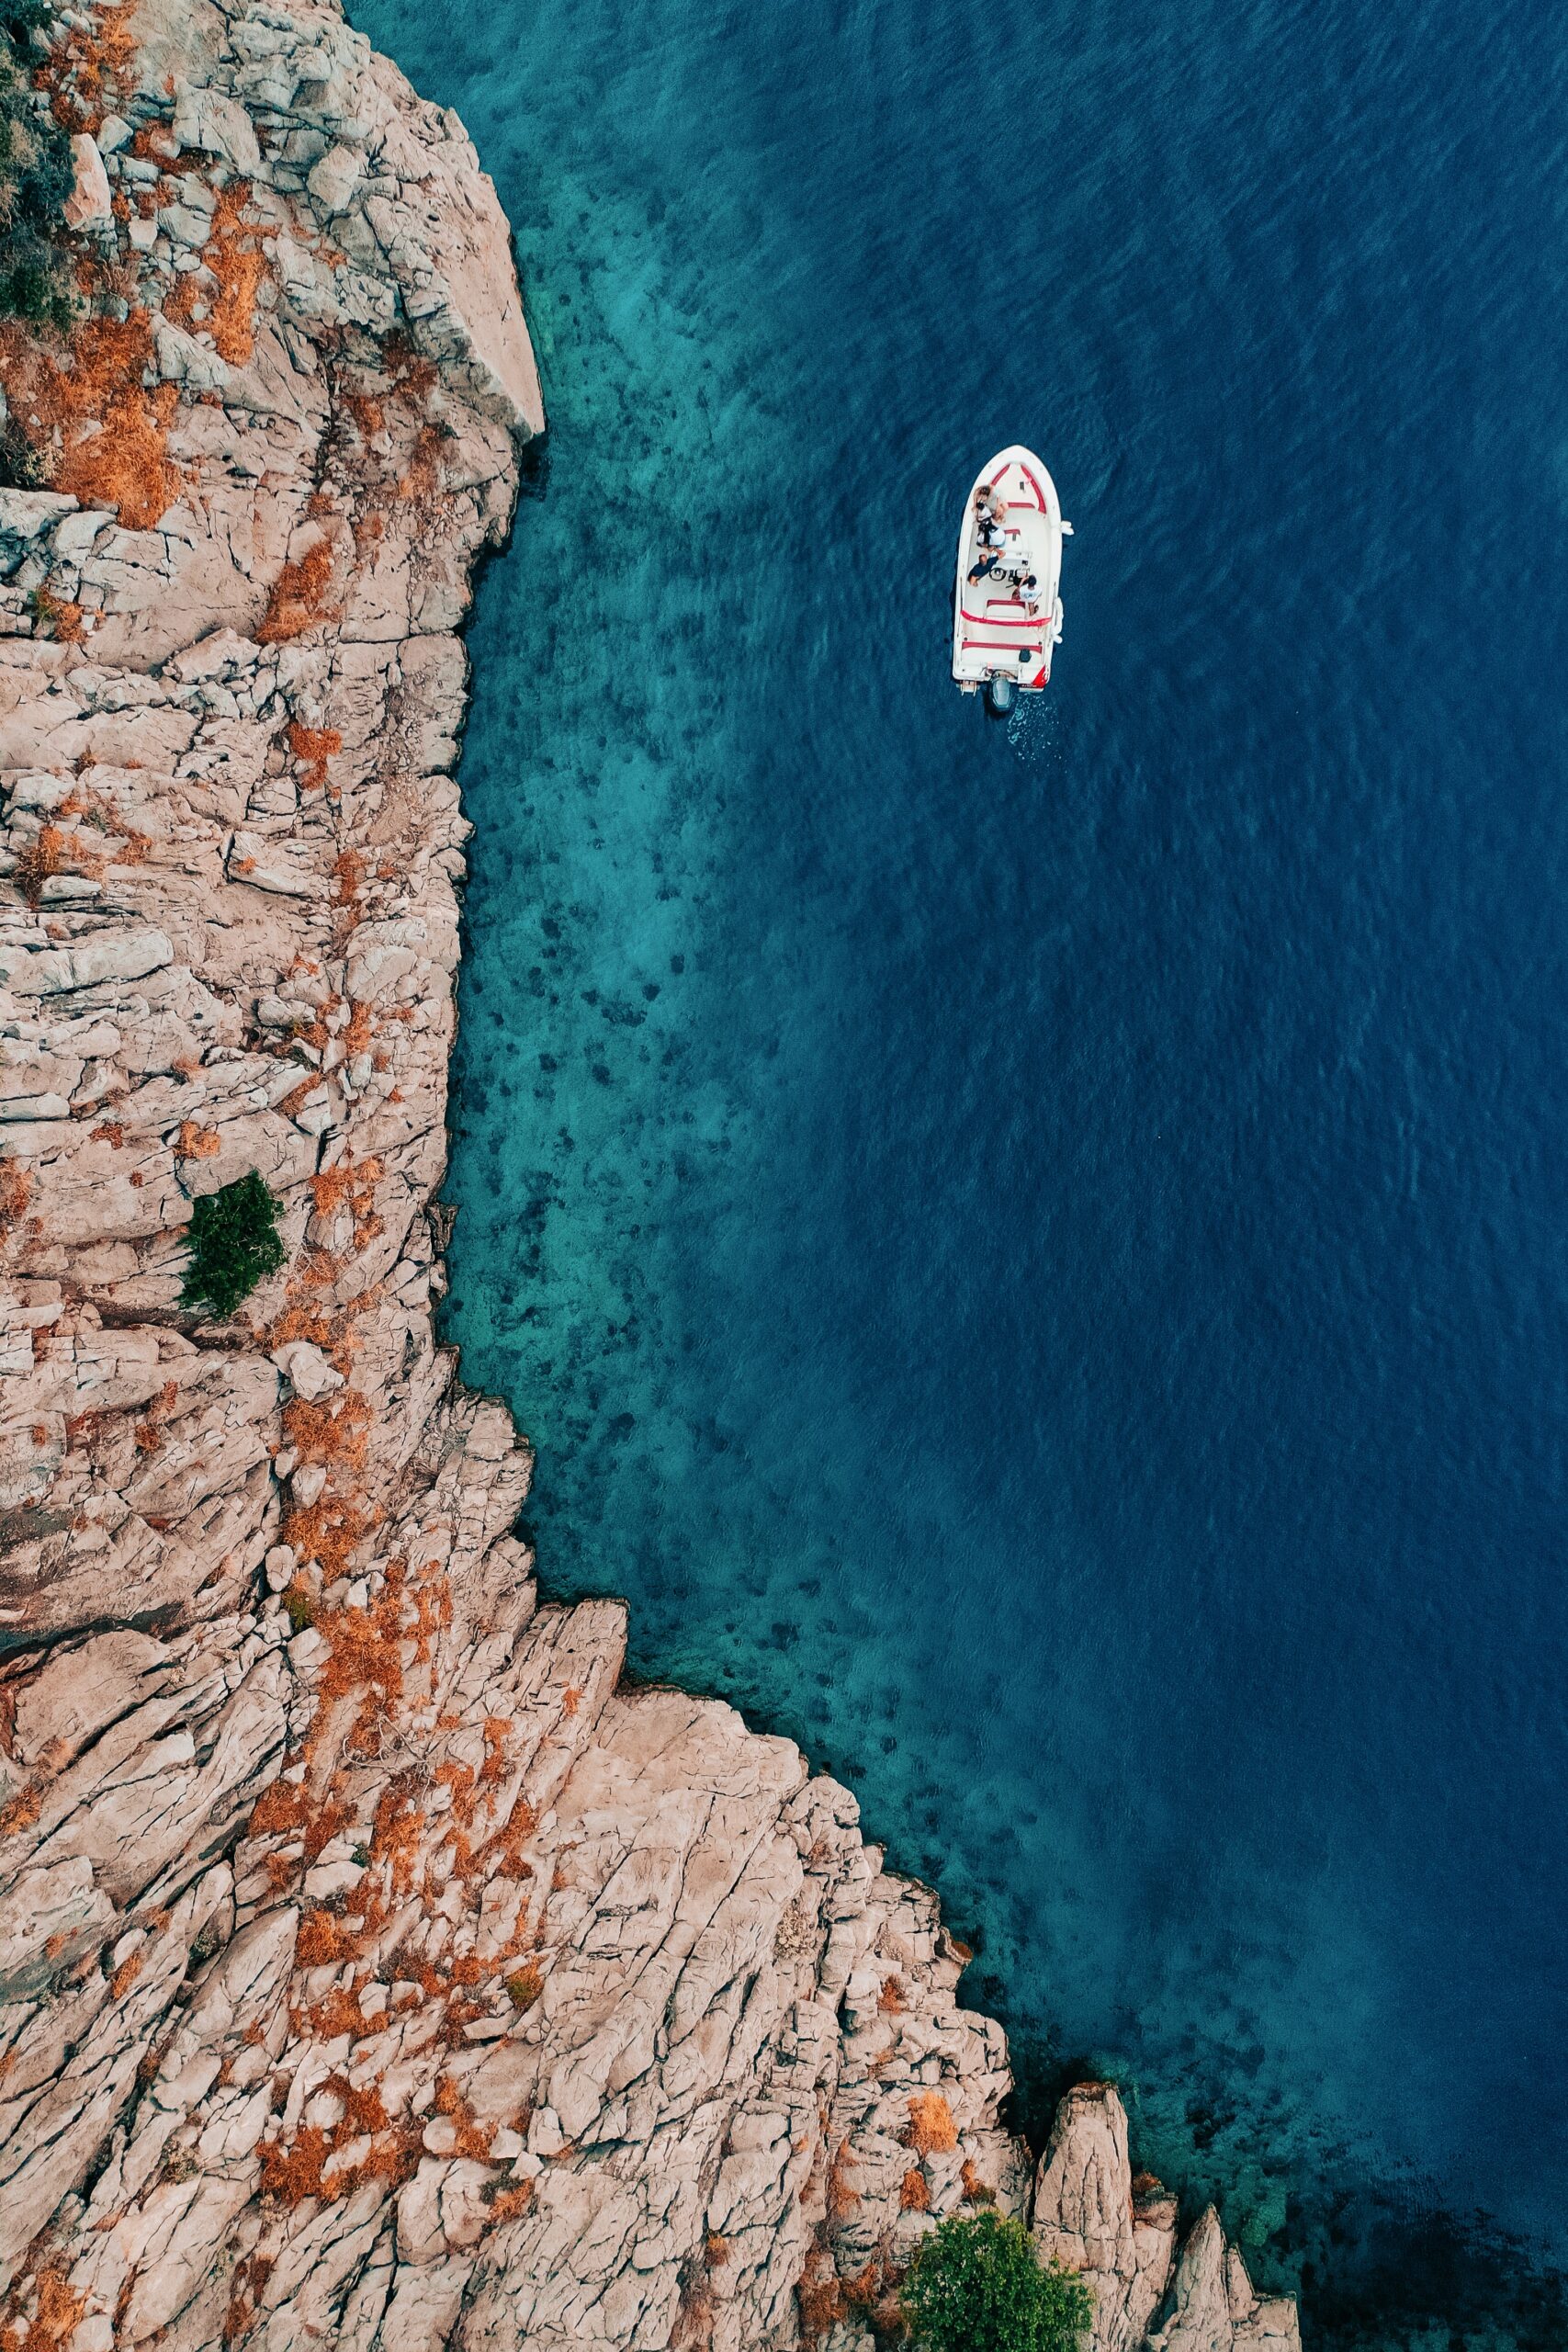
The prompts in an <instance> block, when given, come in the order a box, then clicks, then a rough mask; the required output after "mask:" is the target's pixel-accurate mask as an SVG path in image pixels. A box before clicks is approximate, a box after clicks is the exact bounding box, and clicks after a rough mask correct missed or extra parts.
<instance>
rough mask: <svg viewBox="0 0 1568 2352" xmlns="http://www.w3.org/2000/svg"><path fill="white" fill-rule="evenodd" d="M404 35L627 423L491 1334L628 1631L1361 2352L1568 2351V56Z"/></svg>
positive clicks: (527, 954) (485, 1003) (507, 1177)
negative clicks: (1024, 493) (850, 1840)
mask: <svg viewBox="0 0 1568 2352" xmlns="http://www.w3.org/2000/svg"><path fill="white" fill-rule="evenodd" d="M355 17H356V20H357V21H358V22H359V23H360V24H361V25H362V26H363V27H364V28H365V29H366V30H367V32H369V33H370V34H371V36H372V37H373V38H374V39H375V40H377V41H378V43H379V44H380V45H381V46H383V47H385V48H387V49H388V50H389V51H391V53H392V54H393V55H394V56H395V57H396V58H397V59H398V60H399V62H400V63H401V64H402V65H403V66H404V68H405V69H406V70H407V71H408V72H409V74H411V75H412V77H413V79H414V80H415V81H416V83H417V84H418V85H419V86H420V87H421V88H422V89H423V91H424V92H425V93H426V94H428V95H430V96H434V97H437V98H440V99H442V100H444V101H446V102H447V103H450V104H453V105H455V106H456V107H457V108H458V110H459V111H460V113H461V114H462V116H463V118H464V119H465V121H466V122H467V124H468V128H469V129H470V130H471V131H472V133H473V134H474V136H475V138H476V140H477V141H478V143H479V148H480V151H481V153H482V155H483V157H484V159H485V161H486V163H487V164H488V166H489V168H490V169H491V172H492V173H493V174H494V175H495V177H496V179H497V181H498V184H499V187H500V189H501V194H502V198H503V201H504V202H505V204H506V206H507V209H508V210H509V212H510V214H511V217H512V220H513V224H514V227H515V231H516V237H517V244H518V250H519V255H520V260H521V265H522V268H523V273H524V279H525V289H526V296H527V300H528V305H529V310H530V314H531V318H532V321H533V322H534V326H535V329H536V340H537V344H538V347H539V352H540V357H541V363H542V368H543V374H544V380H545V388H546V395H547V401H548V404H549V409H550V413H551V419H552V429H551V434H550V441H549V447H548V452H547V458H546V459H545V461H544V462H543V463H542V464H541V465H539V466H538V467H536V469H535V472H534V475H533V478H532V481H531V484H530V496H529V498H528V500H527V502H526V503H525V506H524V508H523V510H522V512H521V515H520V518H519V525H518V529H517V533H516V537H515V541H514V544H513V548H511V550H510V552H509V553H508V554H507V556H506V557H505V558H504V560H502V561H501V562H500V563H499V564H497V565H495V566H494V567H493V568H492V569H491V572H490V573H489V575H488V577H487V579H486V582H485V584H484V588H483V592H482V594H481V597H480V602H479V615H478V619H477V622H476V625H475V628H474V631H473V636H472V650H473V653H474V657H475V661H476V665H477V670H478V693H477V697H476V702H475V707H474V717H473V721H472V726H471V729H470V733H469V738H468V750H467V752H466V755H465V762H464V772H463V780H464V786H465V790H466V793H467V797H468V807H469V809H470V811H471V813H472V814H473V816H474V818H475V820H476V821H477V824H478V828H479V831H478V838H477V841H476V842H475V844H474V852H473V864H474V874H473V879H472V882H471V885H470V888H469V892H468V918H469V940H468V961H467V964H466V966H465V970H464V976H463V982H462V990H461V1004H462V1030H461V1037H460V1042H459V1048H458V1056H457V1094H456V1098H455V1107H454V1136H455V1157H454V1163H453V1170H452V1176H451V1181H450V1186H449V1197H450V1198H451V1199H452V1200H454V1201H455V1202H456V1203H457V1204H458V1207H459V1210H460V1216H459V1221H458V1225H457V1239H456V1243H455V1248H454V1254H453V1271H454V1284H455V1287H454V1293H453V1297H452V1301H451V1306H450V1311H449V1316H448V1325H447V1328H448V1331H449V1334H450V1335H451V1336H452V1337H454V1338H456V1339H457V1340H460V1341H461V1343H462V1346H463V1351H464V1370H465V1373H466V1374H467V1376H468V1379H469V1380H470V1381H472V1382H475V1383H477V1384H479V1385H484V1386H486V1387H490V1388H493V1389H496V1390H499V1391H501V1392H502V1393H503V1394H504V1395H505V1396H506V1397H508V1398H509V1399H510V1400H511V1402H512V1403H513V1406H514V1407H515V1408H516V1410H517V1412H518V1414H519V1417H520V1419H521V1420H522V1421H523V1423H524V1425H525V1427H526V1428H527V1429H528V1430H530V1432H531V1433H532V1435H533V1436H534V1438H535V1440H536V1442H537V1444H538V1446H539V1472H538V1480H537V1486H536V1495H535V1499H534V1502H533V1504H532V1505H531V1511H532V1515H533V1524H534V1528H535V1532H536V1536H537V1540H538V1544H539V1549H540V1557H541V1563H542V1566H543V1569H544V1572H545V1575H546V1577H547V1579H549V1580H550V1581H552V1582H553V1583H554V1585H555V1586H556V1588H557V1589H563V1590H570V1591H577V1590H588V1589H592V1590H608V1591H615V1592H623V1593H625V1594H626V1595H627V1597H628V1598H629V1600H631V1602H632V1604H633V1638H634V1657H635V1660H636V1663H637V1665H638V1667H639V1668H641V1669H643V1670H644V1671H647V1672H649V1673H655V1674H659V1675H663V1676H670V1677H673V1678H678V1679H681V1680H682V1681H686V1682H689V1683H691V1684H693V1685H694V1686H696V1687H700V1688H703V1689H706V1690H710V1691H718V1692H722V1693H725V1694H727V1695H728V1696H730V1697H732V1698H733V1699H735V1700H736V1701H737V1702H738V1703H739V1704H740V1705H742V1706H743V1707H745V1708H746V1709H747V1710H748V1712H749V1713H750V1715H751V1716H752V1718H753V1720H755V1721H757V1722H759V1723H762V1724H770V1725H775V1726H779V1727H782V1728H785V1729H788V1730H790V1731H792V1732H794V1733H795V1735H796V1736H798V1737H799V1738H800V1739H801V1740H802V1741H803V1742H804V1744H805V1745H806V1747H807V1748H808V1750H809V1751H810V1753H811V1755H812V1756H813V1758H815V1759H817V1760H818V1762H820V1763H822V1764H824V1765H826V1766H829V1767H830V1768H831V1769H832V1770H835V1771H837V1772H839V1773H840V1774H841V1775H842V1776H843V1777H844V1778H845V1779H847V1780H848V1781H850V1782H851V1783H852V1785H853V1787H854V1788H855V1789H856V1791H857V1792H858V1793H859V1795H860V1797H861V1800H862V1804H863V1812H864V1816H865V1820H866V1823H867V1826H868V1828H869V1829H870V1831H871V1832H873V1833H874V1834H875V1835H876V1836H879V1837H883V1838H886V1840H887V1842H888V1845H889V1849H890V1852H891V1856H892V1858H893V1860H894V1861H895V1862H896V1863H897V1864H898V1865H900V1866H902V1867H905V1868H908V1869H912V1870H915V1871H919V1872H921V1873H923V1874H925V1875H928V1876H930V1877H931V1878H932V1879H933V1880H934V1881H935V1882H936V1883H937V1884H938V1885H939V1886H940V1887H941V1889H942V1894H943V1897H944V1900H945V1903H946V1905H947V1910H948V1914H949V1917H950V1918H951V1919H952V1920H953V1924H954V1926H955V1928H958V1929H959V1931H960V1932H962V1933H964V1935H966V1936H968V1937H969V1938H970V1939H971V1940H973V1941H975V1942H976V1944H977V1945H978V1947H979V1957H978V1959H977V1961H976V1968H975V1971H974V1972H973V1975H972V1978H971V1980H970V1982H971V1992H972V1997H976V1998H978V1999H980V2000H982V2001H983V2002H984V2003H985V2004H987V2006H992V2007H996V2008H997V2009H998V2011H999V2013H1000V2014H1001V2015H1002V2016H1003V2017H1004V2018H1006V2020H1007V2022H1008V2024H1009V2027H1010V2030H1011V2032H1012V2034H1013V2037H1014V2047H1015V2051H1016V2052H1017V2055H1018V2059H1019V2063H1020V2066H1021V2071H1022V2072H1023V2073H1024V2075H1025V2077H1026V2082H1027V2085H1028V2087H1029V2094H1030V2100H1031V2105H1030V2112H1031V2115H1032V2119H1033V2120H1035V2121H1036V2122H1038V2120H1039V2119H1040V2117H1041V2115H1042V2114H1043V2112H1044V2109H1043V2105H1042V2100H1043V2096H1044V2094H1045V2093H1047V2092H1048V2091H1049V2089H1050V2087H1051V2086H1052V2085H1053V2084H1054V2083H1055V2081H1057V2080H1059V2079H1060V2077H1061V2075H1063V2074H1064V2073H1066V2072H1067V2071H1069V2070H1072V2069H1077V2068H1081V2067H1082V2066H1084V2065H1086V2064H1089V2065H1093V2066H1095V2067H1101V2068H1110V2069H1113V2070H1114V2071H1115V2072H1116V2073H1117V2075H1119V2076H1120V2077H1121V2078H1122V2080H1123V2082H1124V2083H1125V2085H1126V2086H1127V2090H1128V2096H1129V2099H1130V2101H1131V2103H1132V2107H1133V2111H1134V2131H1135V2135H1136V2143H1137V2148H1138V2152H1139V2153H1140V2154H1141V2155H1142V2157H1143V2158H1144V2160H1145V2162H1147V2163H1149V2164H1150V2165H1153V2166H1155V2167H1156V2168H1157V2169H1159V2170H1161V2171H1163V2172H1165V2173H1166V2174H1167V2176H1168V2177H1169V2178H1170V2179H1172V2180H1173V2181H1174V2182H1176V2183H1178V2184H1179V2186H1180V2187H1181V2188H1182V2189H1183V2191H1184V2192H1185V2193H1186V2194H1187V2195H1188V2196H1189V2197H1190V2198H1193V2199H1195V2198H1197V2197H1199V2196H1201V2195H1202V2194H1204V2193H1208V2192H1213V2193H1217V2194H1218V2195H1220V2197H1221V2198H1222V2199H1223V2202H1224V2210H1225V2212H1226V2215H1227V2218H1228V2220H1229V2221H1230V2222H1231V2223H1232V2225H1233V2226H1234V2227H1235V2228H1237V2229H1239V2230H1240V2231H1241V2233H1242V2234H1243V2236H1244V2238H1245V2239H1246V2241H1247V2245H1248V2248H1249V2252H1250V2255H1251V2257H1252V2259H1253V2262H1254V2267H1255V2269H1256V2270H1257V2271H1258V2273H1259V2274H1260V2275H1262V2276H1266V2277H1268V2278H1272V2279H1277V2280H1285V2281H1298V2282H1299V2283H1301V2285H1302V2286H1303V2291H1304V2294H1305V2297H1306V2305H1305V2308H1306V2312H1307V2321H1308V2333H1309V2339H1310V2341H1311V2342H1313V2343H1314V2344H1318V2345H1327V2344H1330V2343H1332V2344H1335V2345H1346V2346H1348V2345H1350V2344H1355V2345H1357V2346H1361V2345H1371V2344H1378V2345H1383V2344H1393V2343H1398V2344H1400V2345H1408V2346H1419V2347H1421V2352H1440V2347H1446V2346H1449V2345H1450V2342H1452V2343H1461V2342H1462V2343H1464V2344H1466V2345H1474V2346H1482V2345H1483V2344H1484V2345H1486V2346H1504V2345H1510V2344H1518V2345H1521V2346H1522V2345H1526V2344H1528V2345H1529V2346H1542V2347H1544V2346H1562V2345H1563V2344H1564V2343H1568V2315H1565V2313H1564V2310H1563V2307H1562V2303H1561V2301H1554V2300H1553V2290H1552V2285H1551V2281H1552V2279H1553V2278H1554V2277H1560V2275H1561V2272H1562V2267H1563V2266H1564V2265H1565V2264H1568V2220H1565V2218H1564V2214H1565V2191H1568V2120H1565V2116H1568V2031H1565V2025H1568V2017H1565V2009H1568V2003H1565V2000H1564V1980H1565V1976H1568V1959H1565V1946H1564V1931H1565V1928H1568V1902H1565V1895H1568V1816H1565V1799H1564V1790H1565V1786H1568V1699H1565V1694H1568V1587H1565V1582H1564V1565H1565V1552H1568V1543H1565V1521H1564V1510H1563V1504H1564V1484H1565V1476H1564V1472H1565V1464H1564V1450H1565V1442H1568V1241H1565V1237H1564V1219H1563V1202H1564V1168H1565V1162H1568V1077H1565V1074H1564V1067H1563V1052H1562V1012H1563V1008H1564V1004H1565V1002H1568V933H1565V927H1564V902H1565V892H1568V799H1565V796H1564V791H1563V785H1564V779H1565V772H1568V758H1565V754H1568V691H1565V678H1568V665H1565V662H1564V649H1565V645H1568V589H1565V585H1564V577H1565V575H1564V568H1563V561H1562V550H1563V539H1564V529H1565V525H1568V301H1565V300H1564V279H1565V275H1568V271H1565V232H1568V171H1565V164H1568V142H1565V125H1568V40H1565V38H1564V28H1563V23H1562V17H1561V14H1560V12H1558V11H1556V10H1554V9H1551V8H1550V7H1547V6H1542V5H1539V0H1533V4H1532V0H1524V5H1521V6H1514V7H1512V8H1502V7H1496V6H1493V7H1486V6H1481V7H1477V6H1475V5H1474V0H1412V4H1411V5H1409V6H1405V7H1404V8H1400V9H1393V8H1390V7H1389V6H1387V5H1386V0H1314V5H1312V6H1307V5H1305V0H1190V5H1189V6H1185V7H1183V8H1174V7H1169V6H1158V5H1156V0H1078V5H1077V6H1066V5H1065V0H1032V5H1031V0H991V5H989V6H986V7H984V8H982V7H981V6H977V5H976V0H926V5H924V6H916V5H914V0H880V5H864V0H850V4H848V5H830V0H780V5H775V6H771V7H766V8H762V7H752V8H740V7H735V6H726V5H724V0H716V5H715V0H709V4H708V5H697V0H574V5H573V6H570V7H568V8H546V7H543V6H539V5H538V0H495V4H494V5H492V6H487V7H483V8H474V7H472V6H461V7H458V6H451V5H431V4H430V0H358V5H356V6H355ZM1014 439H1022V440H1025V441H1027V442H1029V443H1031V444H1032V445H1033V446H1034V447H1037V448H1038V449H1039V450H1040V452H1041V453H1042V455H1043V457H1044V458H1045V459H1046V461H1047V462H1048V464H1049V465H1050V466H1051V468H1052V469H1053V471H1054V472H1055V477H1056V480H1057V481H1058V484H1059V486H1060V488H1061V492H1062V496H1063V503H1064V506H1065V508H1066V512H1067V513H1068V514H1069V515H1071V516H1072V518H1073V520H1074V522H1075V523H1076V525H1077V536H1076V537H1075V538H1074V539H1073V540H1072V541H1071V542H1070V543H1069V545H1068V548H1067V550H1066V566H1065V572H1064V594H1065V597H1066V642H1065V644H1064V646H1063V648H1062V650H1061V651H1060V653H1059V654H1058V656H1057V661H1056V669H1055V685H1054V687H1053V690H1052V692H1051V694H1050V696H1049V697H1048V699H1045V700H1043V701H1040V702H1036V703H1033V704H1032V705H1031V706H1030V707H1028V708H1027V709H1026V711H1025V712H1024V713H1023V714H1022V715H1021V717H1020V718H1017V719H1016V720H1015V721H1014V722H1013V723H1012V724H1010V725H1009V726H1002V725H997V724H992V723H987V721H986V720H985V719H984V718H982V715H981V713H980V712H979V711H978V710H977V709H976V707H974V705H973V704H971V703H967V702H964V701H962V700H961V699H960V698H959V696H958V695H956V693H955V692H954V691H953V688H952V687H951V685H950V684H949V683H948V681H947V678H946V674H945V671H946V659H947V632H948V626H949V623H948V601H947V599H948V583H949V578H950V571H951V562H952V548H953V538H954V535H955V530H956V525H957V518H958V510H959V507H960V504H961V502H962V499H963V496H964V490H965V487H966V485H967V483H968V482H969V481H970V478H971V476H972V475H973V473H974V471H975V469H976V466H977V464H978V463H979V462H980V460H981V459H982V458H984V457H985V456H986V455H987V453H988V452H989V451H990V450H991V449H993V448H994V447H998V446H999V445H1001V444H1003V443H1006V442H1010V441H1012V440H1014ZM1427 2318H1429V2319H1430V2321H1431V2324H1430V2325H1427V2324H1426V2320H1427ZM1489 2320H1495V2327H1493V2326H1491V2325H1490V2324H1488V2322H1489ZM1445 2322H1446V2323H1448V2324H1444V2323H1445ZM1450 2331H1451V2332H1450Z"/></svg>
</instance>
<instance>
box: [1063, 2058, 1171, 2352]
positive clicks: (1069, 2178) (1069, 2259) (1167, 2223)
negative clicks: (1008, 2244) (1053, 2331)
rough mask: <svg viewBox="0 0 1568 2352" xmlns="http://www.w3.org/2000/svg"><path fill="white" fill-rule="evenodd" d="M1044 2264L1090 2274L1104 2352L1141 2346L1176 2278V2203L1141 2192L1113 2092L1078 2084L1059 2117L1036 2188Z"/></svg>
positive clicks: (1147, 2183)
mask: <svg viewBox="0 0 1568 2352" xmlns="http://www.w3.org/2000/svg"><path fill="white" fill-rule="evenodd" d="M1033 2230H1034V2240H1035V2244H1036V2245H1038V2247H1039V2248H1040V2252H1041V2256H1042V2257H1043V2259H1044V2260H1046V2261H1052V2260H1055V2261H1058V2262H1062V2263H1065V2264H1066V2266H1067V2267H1068V2268H1069V2269H1073V2270H1077V2271H1081V2272H1082V2274H1083V2276H1084V2277H1085V2278H1087V2279H1088V2281H1089V2286H1090V2288H1091V2289H1092V2290H1093V2294H1094V2345H1095V2352H1129V2347H1131V2346H1135V2345H1138V2344H1141V2343H1142V2342H1143V2340H1144V2334H1145V2329H1146V2327H1147V2325H1148V2323H1149V2321H1150V2319H1151V2318H1152V2317H1153V2316H1154V2313H1155V2311H1156V2308H1157V2306H1158V2304H1159V2301H1160V2299H1161V2297H1162V2296H1163V2295H1164V2293H1165V2290H1166V2285H1167V2282H1168V2278H1169V2277H1170V2268H1171V2262H1172V2258H1173V2256H1174V2254H1175V2250H1176V2199H1174V2198H1173V2197H1168V2196H1167V2195H1166V2193H1165V2191H1164V2190H1163V2189H1162V2188H1160V2185H1159V2183H1158V2182H1157V2181H1155V2180H1150V2179H1146V2178H1145V2179H1143V2180H1140V2181H1138V2182H1137V2183H1134V2178H1133V2168H1132V2164H1131V2161H1130V2159H1129V2156H1128V2153H1127V2114H1126V2109H1124V2108H1123V2106H1122V2098H1121V2095H1120V2093H1119V2092H1118V2091H1117V2089H1116V2087H1115V2086H1114V2085H1113V2084H1111V2083H1079V2084H1077V2086H1075V2087H1074V2088H1073V2089H1072V2090H1069V2091H1068V2092H1067V2093H1066V2097H1065V2098H1063V2100H1062V2102H1061V2104H1060V2106H1059V2107H1058V2108H1057V2109H1056V2117H1055V2123H1054V2124H1053V2126H1052V2130H1051V2138H1050V2143H1049V2144H1048V2146H1047V2148H1046V2150H1045V2154H1043V2156H1042V2158H1041V2160H1040V2169H1039V2173H1038V2176H1037V2177H1036V2180H1035V2184H1034V2221H1033Z"/></svg>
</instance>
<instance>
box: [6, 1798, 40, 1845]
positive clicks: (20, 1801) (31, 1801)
mask: <svg viewBox="0 0 1568 2352" xmlns="http://www.w3.org/2000/svg"><path fill="white" fill-rule="evenodd" d="M42 1810H43V1791H42V1790H41V1789H39V1788H28V1789H18V1790H17V1793H16V1795H15V1796H14V1797H13V1798H12V1799H11V1801H10V1803H9V1804H5V1805H0V1838H13V1837H15V1836H16V1834H17V1830H19V1829H30V1828H31V1827H32V1826H33V1824H34V1822H35V1821H36V1820H37V1819H38V1817H39V1814H40V1813H41V1812H42Z"/></svg>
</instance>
